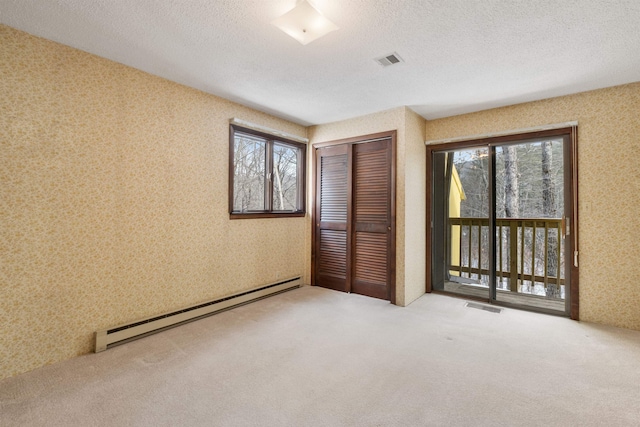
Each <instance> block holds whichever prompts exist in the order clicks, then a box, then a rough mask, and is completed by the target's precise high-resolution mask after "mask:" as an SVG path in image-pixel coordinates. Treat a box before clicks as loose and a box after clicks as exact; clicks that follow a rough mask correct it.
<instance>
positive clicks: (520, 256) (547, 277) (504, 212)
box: [495, 137, 566, 312]
mask: <svg viewBox="0 0 640 427" xmlns="http://www.w3.org/2000/svg"><path fill="white" fill-rule="evenodd" d="M564 181H565V177H564V141H563V138H562V137H556V138H555V139H544V140H538V141H533V142H526V143H518V144H509V145H500V146H496V147H495V194H496V197H495V199H496V205H495V206H496V211H495V215H496V230H495V232H496V301H501V302H505V303H511V304H519V305H525V306H530V307H535V308H539V309H545V310H553V311H559V312H565V311H566V304H565V283H566V280H565V265H564V246H565V245H564V234H563V233H564V232H563V230H564V228H563V225H564V217H565V203H564V199H565V196H564V191H565V185H564Z"/></svg>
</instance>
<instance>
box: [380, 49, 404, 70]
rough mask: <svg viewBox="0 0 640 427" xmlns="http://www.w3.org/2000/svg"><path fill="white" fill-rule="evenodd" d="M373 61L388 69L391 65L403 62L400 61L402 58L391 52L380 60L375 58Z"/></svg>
mask: <svg viewBox="0 0 640 427" xmlns="http://www.w3.org/2000/svg"><path fill="white" fill-rule="evenodd" d="M375 61H376V62H377V63H378V64H380V65H382V66H383V67H388V66H389V65H393V64H398V63H400V62H404V61H403V60H402V58H400V55H398V54H397V53H395V52H393V53H392V54H389V55H385V56H383V57H381V58H376V59H375Z"/></svg>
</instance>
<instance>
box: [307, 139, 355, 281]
mask: <svg viewBox="0 0 640 427" xmlns="http://www.w3.org/2000/svg"><path fill="white" fill-rule="evenodd" d="M348 154H349V147H348V146H346V145H340V146H336V147H328V148H321V149H318V151H317V153H316V171H317V172H316V174H317V177H316V212H315V219H316V235H315V236H316V241H315V245H316V248H315V250H316V260H315V284H316V285H319V286H323V287H325V288H331V289H336V290H338V291H343V292H349V283H348V279H349V274H348V264H349V262H348V261H349V260H348V259H347V257H348V255H349V251H348V250H347V247H348V246H347V245H348V244H350V243H351V242H350V239H349V231H350V230H348V228H349V227H348V223H349V221H348V220H349V212H348V205H349V197H350V191H349V156H348Z"/></svg>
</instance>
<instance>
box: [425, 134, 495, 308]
mask: <svg viewBox="0 0 640 427" xmlns="http://www.w3.org/2000/svg"><path fill="white" fill-rule="evenodd" d="M489 168H490V165H489V148H488V147H479V148H470V149H463V150H451V151H441V152H434V153H433V165H432V170H433V180H432V182H433V189H432V195H433V197H432V219H433V225H432V251H431V252H432V263H431V265H432V269H431V273H432V277H431V283H432V287H433V289H434V290H440V291H445V292H451V293H455V294H459V295H466V296H471V297H476V298H483V299H487V300H488V299H489V295H490V293H489V283H490V280H489V279H490V268H489V266H490V263H489V259H490V252H489V250H490V245H489V236H490V227H489V208H490V197H489V188H490V187H489V185H490V182H491V181H490V170H489Z"/></svg>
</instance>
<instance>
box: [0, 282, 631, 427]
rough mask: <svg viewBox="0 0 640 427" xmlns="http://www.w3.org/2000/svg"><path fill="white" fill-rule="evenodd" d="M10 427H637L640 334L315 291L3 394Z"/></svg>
mask: <svg viewBox="0 0 640 427" xmlns="http://www.w3.org/2000/svg"><path fill="white" fill-rule="evenodd" d="M0 425H1V426H41V425H42V426H501V425H502V426H519V425H530V426H600V425H606V426H638V425H640V332H634V331H629V330H623V329H616V328H612V327H605V326H598V325H593V324H587V323H579V322H574V321H571V320H568V319H564V318H560V317H552V316H546V315H541V314H534V313H528V312H524V311H518V310H513V309H505V310H504V311H503V312H502V313H501V314H494V313H490V312H486V311H482V310H478V309H473V308H468V307H465V301H464V300H462V299H456V298H450V297H446V296H441V295H425V296H423V297H422V298H420V299H419V300H417V301H416V302H414V303H413V304H411V305H410V306H409V307H405V308H401V307H396V306H393V305H390V304H388V303H387V302H384V301H380V300H376V299H372V298H366V297H362V296H359V295H349V294H344V293H340V292H335V291H330V290H326V289H321V288H311V287H304V288H301V289H297V290H293V291H290V292H286V293H284V294H280V295H277V296H274V297H271V298H268V299H265V300H262V301H258V302H256V303H253V304H250V305H246V306H243V307H239V308H236V309H233V310H230V311H227V312H224V313H220V314H217V315H215V316H212V317H209V318H206V319H203V320H200V321H197V322H194V323H190V324H188V325H184V326H181V327H178V328H174V329H171V330H168V331H165V332H163V333H160V334H157V335H153V336H150V337H147V338H144V339H141V340H138V341H134V342H131V343H128V344H126V345H122V346H119V347H115V348H113V349H110V350H107V351H105V352H103V353H99V354H91V355H86V356H82V357H78V358H75V359H72V360H69V361H66V362H62V363H58V364H55V365H50V366H46V367H44V368H41V369H38V370H35V371H32V372H29V373H26V374H22V375H18V376H15V377H12V378H8V379H5V380H3V381H0Z"/></svg>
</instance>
